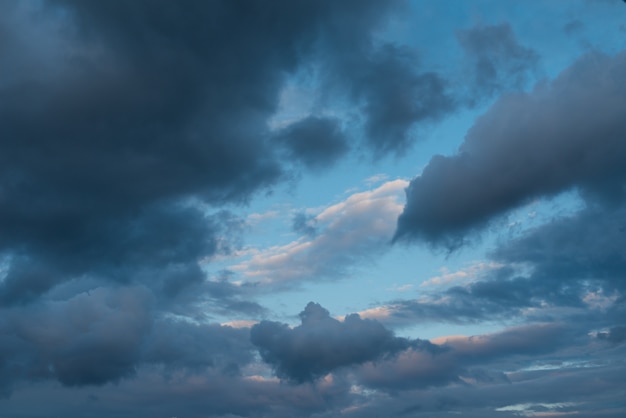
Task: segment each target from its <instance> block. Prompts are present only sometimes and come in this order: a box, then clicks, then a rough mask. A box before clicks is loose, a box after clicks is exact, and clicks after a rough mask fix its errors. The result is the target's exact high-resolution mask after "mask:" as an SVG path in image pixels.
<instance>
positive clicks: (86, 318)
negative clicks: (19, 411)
mask: <svg viewBox="0 0 626 418" xmlns="http://www.w3.org/2000/svg"><path fill="white" fill-rule="evenodd" d="M155 308H156V304H155V298H154V295H153V294H152V292H150V290H149V289H148V288H145V287H120V288H117V289H110V288H97V289H92V290H91V291H89V292H85V293H81V294H79V295H76V296H74V297H72V298H70V299H68V300H65V301H61V300H57V301H48V302H46V303H40V304H38V305H37V306H36V307H15V308H12V309H5V310H4V311H3V318H2V320H1V321H0V337H1V338H0V341H1V342H0V354H1V355H2V359H3V360H2V362H1V363H0V375H2V379H0V389H1V390H2V391H3V392H4V393H5V394H7V393H10V391H11V388H12V386H13V385H14V383H15V382H21V381H29V380H30V381H34V380H42V379H51V380H57V381H58V382H60V383H61V384H62V385H64V386H72V387H76V386H85V385H104V384H107V383H111V382H119V381H120V380H122V379H124V378H128V377H132V376H135V374H136V372H137V370H139V369H140V368H142V367H146V366H150V365H154V366H159V367H162V368H163V370H165V372H166V373H167V374H174V373H178V374H180V373H188V374H202V373H205V372H206V371H207V369H209V370H213V372H214V373H216V375H235V376H236V375H239V369H240V367H243V366H245V365H246V364H248V363H249V362H251V361H252V360H253V348H254V347H253V346H252V344H251V343H250V339H249V329H247V328H242V329H234V328H231V327H227V326H220V325H216V324H199V323H190V322H183V321H177V320H175V319H173V318H171V317H168V316H167V315H165V316H164V315H161V314H158V313H157V312H156V311H155Z"/></svg>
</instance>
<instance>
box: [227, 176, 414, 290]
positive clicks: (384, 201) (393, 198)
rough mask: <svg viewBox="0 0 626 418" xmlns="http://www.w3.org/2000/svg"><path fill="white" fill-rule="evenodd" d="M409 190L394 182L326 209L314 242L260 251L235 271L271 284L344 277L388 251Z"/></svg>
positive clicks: (319, 218) (305, 239)
mask: <svg viewBox="0 0 626 418" xmlns="http://www.w3.org/2000/svg"><path fill="white" fill-rule="evenodd" d="M407 185H408V182H407V181H405V180H393V181H389V182H386V183H383V184H382V185H381V186H379V187H377V188H376V189H373V190H369V191H365V192H360V193H355V194H353V195H351V196H349V197H348V198H347V199H345V200H343V201H341V202H339V203H337V204H334V205H332V206H329V207H326V208H323V209H322V210H321V212H320V213H319V214H318V215H317V216H316V217H315V221H316V225H317V227H318V228H319V233H318V234H317V235H316V236H315V237H307V236H303V237H300V238H299V239H297V240H295V241H292V242H290V243H288V244H286V245H281V246H275V247H271V248H269V249H266V250H261V251H260V252H259V253H258V254H256V255H254V256H253V257H251V258H250V259H249V260H247V261H244V262H242V263H240V264H237V265H235V266H231V269H233V270H235V271H239V272H241V273H242V274H243V276H244V277H245V278H247V279H249V280H250V281H259V282H261V283H268V284H269V283H286V282H290V281H294V280H301V279H313V278H330V277H337V276H341V275H343V274H345V273H346V272H347V271H348V269H350V268H351V267H354V266H355V265H356V264H358V263H363V262H369V258H370V256H372V255H374V254H377V253H381V252H384V251H385V249H386V248H388V247H389V245H390V242H391V238H392V236H393V233H394V230H395V227H396V220H397V218H398V215H399V214H400V212H401V211H402V208H403V201H404V189H405V187H406V186H407Z"/></svg>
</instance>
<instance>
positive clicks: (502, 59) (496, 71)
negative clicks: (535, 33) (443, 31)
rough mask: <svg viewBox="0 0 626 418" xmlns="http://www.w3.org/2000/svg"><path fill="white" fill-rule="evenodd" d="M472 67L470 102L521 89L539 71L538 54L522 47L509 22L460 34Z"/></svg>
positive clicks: (480, 26)
mask: <svg viewBox="0 0 626 418" xmlns="http://www.w3.org/2000/svg"><path fill="white" fill-rule="evenodd" d="M456 37H457V40H458V42H459V44H460V45H461V47H462V48H463V50H464V51H465V55H466V58H465V59H466V60H467V61H468V64H469V74H464V75H465V77H466V80H471V81H472V82H471V83H470V86H471V88H470V90H471V93H470V95H471V99H470V100H471V101H477V100H478V99H480V98H481V97H485V96H486V97H490V96H492V95H494V94H495V93H497V92H501V91H503V90H512V89H520V88H522V87H524V85H525V84H526V83H527V82H528V81H529V78H530V77H529V76H530V75H531V74H532V73H533V72H534V71H535V70H536V66H537V62H538V61H539V56H538V54H537V53H536V52H535V51H533V50H532V49H530V48H527V47H524V46H522V45H520V44H519V42H518V41H517V39H516V38H515V34H514V33H513V30H512V29H511V26H510V25H509V24H508V23H502V24H499V25H493V26H485V25H478V26H474V27H472V28H470V29H465V30H461V31H458V32H457V34H456Z"/></svg>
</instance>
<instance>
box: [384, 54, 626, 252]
mask: <svg viewBox="0 0 626 418" xmlns="http://www.w3.org/2000/svg"><path fill="white" fill-rule="evenodd" d="M625 70H626V54H624V53H620V54H617V55H615V56H606V55H602V54H599V53H590V54H588V55H585V56H583V57H582V58H581V59H579V60H578V61H577V62H575V63H574V64H573V65H572V66H571V67H570V68H568V69H566V70H565V71H563V72H562V73H561V74H560V75H559V76H558V77H557V78H556V79H555V80H554V81H552V82H549V83H540V84H539V85H537V86H536V87H535V89H534V90H533V91H532V92H531V93H528V94H526V93H516V94H508V95H505V96H503V97H502V98H501V99H499V100H498V101H497V102H496V103H495V104H494V105H493V107H492V108H491V109H490V110H489V111H488V112H487V113H486V114H485V115H483V116H482V117H481V118H480V119H478V121H477V122H476V124H475V125H474V126H473V127H472V128H471V129H470V130H469V131H468V133H467V136H466V138H465V141H464V143H463V144H462V145H461V147H460V149H459V153H458V154H456V155H453V156H450V157H444V156H440V155H438V156H435V157H433V158H432V159H431V161H430V163H429V164H428V165H427V166H426V168H425V169H424V171H423V172H422V174H421V175H420V176H418V177H416V178H415V179H413V180H412V181H411V184H410V185H409V187H408V188H407V190H406V194H407V204H406V206H405V208H404V212H403V213H402V214H401V215H400V217H399V219H398V228H397V231H396V235H395V239H396V240H405V241H412V240H424V241H426V242H429V243H432V244H437V245H444V246H448V247H451V248H454V247H456V246H458V245H461V244H462V242H463V240H464V239H465V238H466V237H467V235H468V234H469V233H471V232H473V231H476V230H479V229H480V228H483V227H484V226H485V225H487V224H488V223H489V221H491V220H492V219H493V218H496V217H498V216H501V215H503V214H505V213H506V212H507V211H509V210H511V209H513V208H515V207H517V206H519V205H522V204H524V203H527V202H528V201H530V199H533V198H536V197H541V196H551V195H555V194H557V193H559V192H562V191H564V190H568V189H570V188H573V187H579V188H581V189H582V190H584V191H585V192H586V193H591V194H594V195H597V196H601V197H603V198H604V199H609V200H615V199H619V198H621V197H622V196H623V195H624V190H623V182H624V178H625V176H626V169H625V168H624V167H625V166H624V164H623V161H624V159H625V158H626V142H624V141H623V137H624V135H626V122H624V118H623V117H622V116H623V115H624V114H625V113H626V99H625V97H626V83H624V79H623V78H622V77H620V76H619V74H621V73H623V72H624V71H625Z"/></svg>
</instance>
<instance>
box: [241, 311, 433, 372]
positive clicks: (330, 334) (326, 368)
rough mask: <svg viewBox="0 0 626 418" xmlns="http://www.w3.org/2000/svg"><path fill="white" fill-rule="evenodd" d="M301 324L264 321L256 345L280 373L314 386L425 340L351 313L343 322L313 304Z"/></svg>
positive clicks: (425, 345)
mask: <svg viewBox="0 0 626 418" xmlns="http://www.w3.org/2000/svg"><path fill="white" fill-rule="evenodd" d="M300 319H301V320H302V324H301V325H299V326H297V327H295V328H289V326H287V325H286V324H281V323H278V322H270V321H263V322H261V323H259V324H257V325H255V326H254V327H252V329H251V333H250V335H251V341H252V343H253V344H254V345H256V346H257V347H258V349H259V352H260V354H261V357H262V358H263V360H264V361H265V362H267V363H269V364H271V365H272V366H273V367H274V369H275V372H276V374H277V375H278V376H279V377H281V378H285V379H288V380H291V381H294V382H297V383H302V382H307V381H312V380H314V379H316V378H319V377H322V376H324V375H326V374H327V373H330V372H332V371H334V370H336V369H339V368H341V367H345V366H351V365H357V364H361V363H364V362H367V361H373V360H377V359H381V358H384V357H389V356H392V355H394V354H397V353H398V352H400V351H402V350H405V349H407V348H409V347H412V346H419V347H421V348H431V347H430V344H429V343H427V342H425V341H411V340H407V339H405V338H399V337H395V336H394V335H393V333H392V332H391V331H389V330H387V329H386V328H385V327H383V326H382V325H381V324H380V323H378V322H376V321H372V320H369V319H361V318H360V317H359V315H357V314H351V315H348V316H346V317H345V319H344V320H343V321H339V320H337V319H334V318H332V317H331V316H330V314H329V313H328V311H327V310H326V309H324V308H322V307H321V306H320V305H319V304H316V303H313V302H310V303H309V304H308V305H307V306H306V308H305V309H304V311H302V312H301V313H300Z"/></svg>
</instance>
